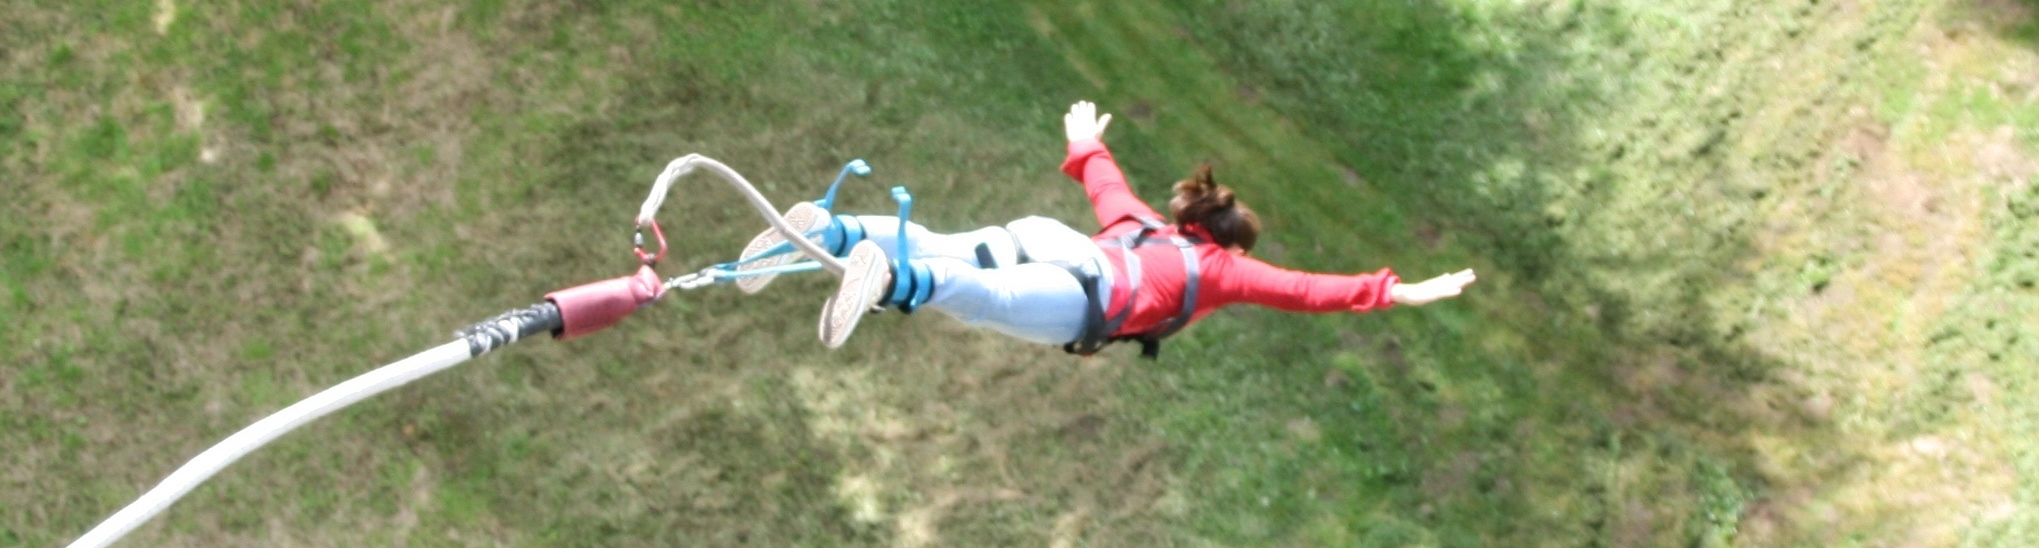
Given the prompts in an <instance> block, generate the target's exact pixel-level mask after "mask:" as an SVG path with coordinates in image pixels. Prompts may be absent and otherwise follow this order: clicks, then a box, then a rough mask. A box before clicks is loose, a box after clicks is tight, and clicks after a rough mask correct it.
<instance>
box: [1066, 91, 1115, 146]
mask: <svg viewBox="0 0 2039 548" xmlns="http://www.w3.org/2000/svg"><path fill="white" fill-rule="evenodd" d="M1111 123H1112V115H1110V114H1106V115H1104V116H1098V115H1097V105H1096V104H1093V103H1091V102H1090V101H1077V102H1076V104H1074V105H1070V106H1069V114H1064V115H1062V126H1063V128H1064V129H1066V130H1068V133H1069V142H1071V143H1074V142H1077V141H1081V140H1084V139H1103V138H1104V127H1105V126H1108V125H1111Z"/></svg>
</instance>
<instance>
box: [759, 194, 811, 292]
mask: <svg viewBox="0 0 2039 548" xmlns="http://www.w3.org/2000/svg"><path fill="white" fill-rule="evenodd" d="M785 219H786V224H789V225H793V230H795V231H799V232H800V233H801V234H806V233H807V232H808V231H810V230H814V227H816V226H821V224H822V223H826V222H828V221H829V215H828V210H825V209H822V208H821V206H817V205H814V202H800V203H797V204H793V207H790V208H786V215H785ZM810 240H813V241H814V242H815V243H821V238H820V237H819V236H816V237H812V238H810ZM785 241H786V235H785V234H782V233H780V232H779V230H778V229H776V228H767V229H765V231H764V232H761V233H759V234H758V235H757V237H755V238H751V240H750V244H749V245H745V246H743V254H742V255H738V256H739V257H743V258H745V259H748V258H751V257H753V256H756V255H757V254H759V253H764V252H765V250H767V249H771V248H772V246H776V245H779V244H780V243H783V242H785ZM805 256H807V254H806V253H803V252H801V251H800V250H799V248H794V250H793V252H792V253H787V254H784V255H778V256H774V257H768V258H764V259H758V260H757V261H754V262H750V263H746V264H744V265H742V266H738V267H736V270H737V271H738V272H741V271H745V270H757V269H760V268H769V267H774V266H779V265H783V264H786V263H790V262H793V261H796V260H799V259H800V258H801V257H805ZM777 277H779V276H778V275H777V274H760V275H757V276H746V277H742V278H737V279H736V288H737V289H741V290H743V292H744V293H757V292H759V291H763V290H764V289H765V285H766V284H770V283H772V278H777Z"/></svg>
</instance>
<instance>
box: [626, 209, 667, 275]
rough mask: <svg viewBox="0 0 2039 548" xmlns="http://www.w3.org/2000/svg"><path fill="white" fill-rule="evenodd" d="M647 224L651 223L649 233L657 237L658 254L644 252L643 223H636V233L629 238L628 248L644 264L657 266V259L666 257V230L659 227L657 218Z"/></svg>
mask: <svg viewBox="0 0 2039 548" xmlns="http://www.w3.org/2000/svg"><path fill="white" fill-rule="evenodd" d="M648 224H650V225H651V234H652V235H653V236H656V237H658V254H656V255H654V254H651V253H645V252H644V225H642V224H640V225H637V233H636V235H634V236H632V237H631V238H630V240H631V245H630V250H631V251H634V252H636V253H637V260H639V261H643V262H644V266H658V261H659V260H660V259H664V258H666V232H665V229H662V228H659V226H658V221H657V220H653V221H651V222H650V223H648Z"/></svg>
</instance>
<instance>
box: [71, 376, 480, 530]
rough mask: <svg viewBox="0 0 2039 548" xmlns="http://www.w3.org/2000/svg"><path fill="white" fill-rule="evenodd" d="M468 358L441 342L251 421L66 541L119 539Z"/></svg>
mask: <svg viewBox="0 0 2039 548" xmlns="http://www.w3.org/2000/svg"><path fill="white" fill-rule="evenodd" d="M471 357H473V356H471V355H469V354H468V349H467V342H466V341H456V342H450V343H446V344H442V345H439V346H438V347H436V348H433V349H431V350H426V351H424V352H420V353H418V354H417V355H414V356H411V357H409V358H404V359H402V360H399V361H397V362H396V363H392V364H389V365H385V366H382V367H380V368H377V369H376V370H374V371H369V372H368V373H367V374H364V375H361V376H359V377H354V378H353V379H350V380H348V381H347V382H343V383H340V384H337V385H334V386H333V387H332V388H327V389H326V390H325V391H324V392H319V393H318V394H315V395H313V396H312V397H309V398H305V399H304V401H300V402H297V403H295V404H292V405H291V406H290V407H285V408H283V410H282V411H277V412H276V413H275V414H272V415H269V416H268V417H265V418H263V419H262V420H259V421H255V424H250V425H248V427H247V428H242V429H241V431H239V432H235V433H234V435H232V436H227V439H226V440H224V441H221V442H219V444H217V445H214V446H212V448H211V449H206V450H205V452H203V453H199V454H198V456H197V457H193V458H192V459H191V462H187V463H184V466H181V467H178V468H177V471H176V472H171V473H170V477H168V478H164V479H163V482H162V483H158V484H156V487H155V488H153V489H150V490H149V492H147V493H143V494H142V497H141V498H139V499H135V501H134V502H133V503H130V504H128V505H127V507H126V508H121V509H120V511H119V512H117V513H114V514H113V517H110V518H106V521H104V522H100V524H99V526H97V527H93V528H92V530H91V531H88V532H86V533H85V536H82V537H78V540H77V541H74V542H72V543H71V548H85V547H89V548H98V547H102V546H106V545H109V544H113V541H115V540H119V539H120V537H122V536H125V535H127V533H128V532H129V531H133V530H134V528H136V527H140V526H141V524H143V523H145V522H148V521H149V519H150V518H154V517H156V514H161V513H163V510H164V509H167V508H169V507H170V503H173V502H177V499H179V498H182V497H183V496H184V494H185V493H189V492H191V490H192V489H193V488H196V487H198V484H199V483H202V482H204V481H205V480H206V479H208V478H211V477H212V476H213V475H214V474H218V473H219V471H220V470H223V469H225V468H226V467H227V465H229V464H233V463H234V461H237V460H240V459H241V457H243V456H246V455H247V454H248V453H251V452H254V451H255V449H257V448H260V447H262V446H263V445H264V444H267V443H269V442H270V441H272V440H275V439H276V438H277V437H280V436H282V435H283V434H284V433H286V432H289V431H291V430H292V429H295V428H297V427H298V426H300V425H303V424H304V423H307V422H311V421H312V420H313V419H317V418H319V417H323V416H326V415H327V414H330V413H332V412H334V411H338V410H340V408H342V407H346V406H348V405H350V404H353V403H354V402H357V401H361V400H362V399H363V398H367V397H369V396H373V395H376V394H378V393H381V392H383V391H385V390H389V389H391V388H396V387H398V386H403V385H404V383H408V382H411V381H414V380H417V379H418V378H420V377H424V376H426V375H430V374H433V373H437V372H439V370H442V369H446V368H448V367H452V366H454V365H457V364H459V363H460V362H464V361H467V359H468V358H471Z"/></svg>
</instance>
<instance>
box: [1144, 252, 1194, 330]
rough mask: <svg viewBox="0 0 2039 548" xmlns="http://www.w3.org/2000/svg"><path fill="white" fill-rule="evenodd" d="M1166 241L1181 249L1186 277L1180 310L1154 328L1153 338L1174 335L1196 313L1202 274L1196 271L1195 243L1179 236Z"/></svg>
mask: <svg viewBox="0 0 2039 548" xmlns="http://www.w3.org/2000/svg"><path fill="white" fill-rule="evenodd" d="M1168 241H1169V243H1173V244H1175V248H1176V249H1178V250H1181V251H1182V269H1183V271H1184V274H1185V275H1184V277H1185V278H1186V279H1185V280H1184V281H1183V284H1182V312H1181V313H1178V314H1176V315H1175V317H1173V318H1169V319H1168V321H1167V322H1164V323H1162V324H1161V328H1160V329H1156V330H1154V333H1153V334H1152V335H1150V336H1151V337H1153V338H1155V339H1160V338H1163V337H1167V336H1169V335H1174V334H1175V332H1176V331H1180V330H1182V326H1185V325H1189V319H1190V317H1191V316H1193V315H1195V314H1196V298H1197V285H1198V282H1200V281H1202V276H1199V275H1198V272H1197V268H1198V267H1199V266H1200V265H1198V264H1197V256H1196V244H1193V243H1190V241H1189V240H1188V239H1185V238H1183V237H1181V236H1171V237H1169V238H1168Z"/></svg>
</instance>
